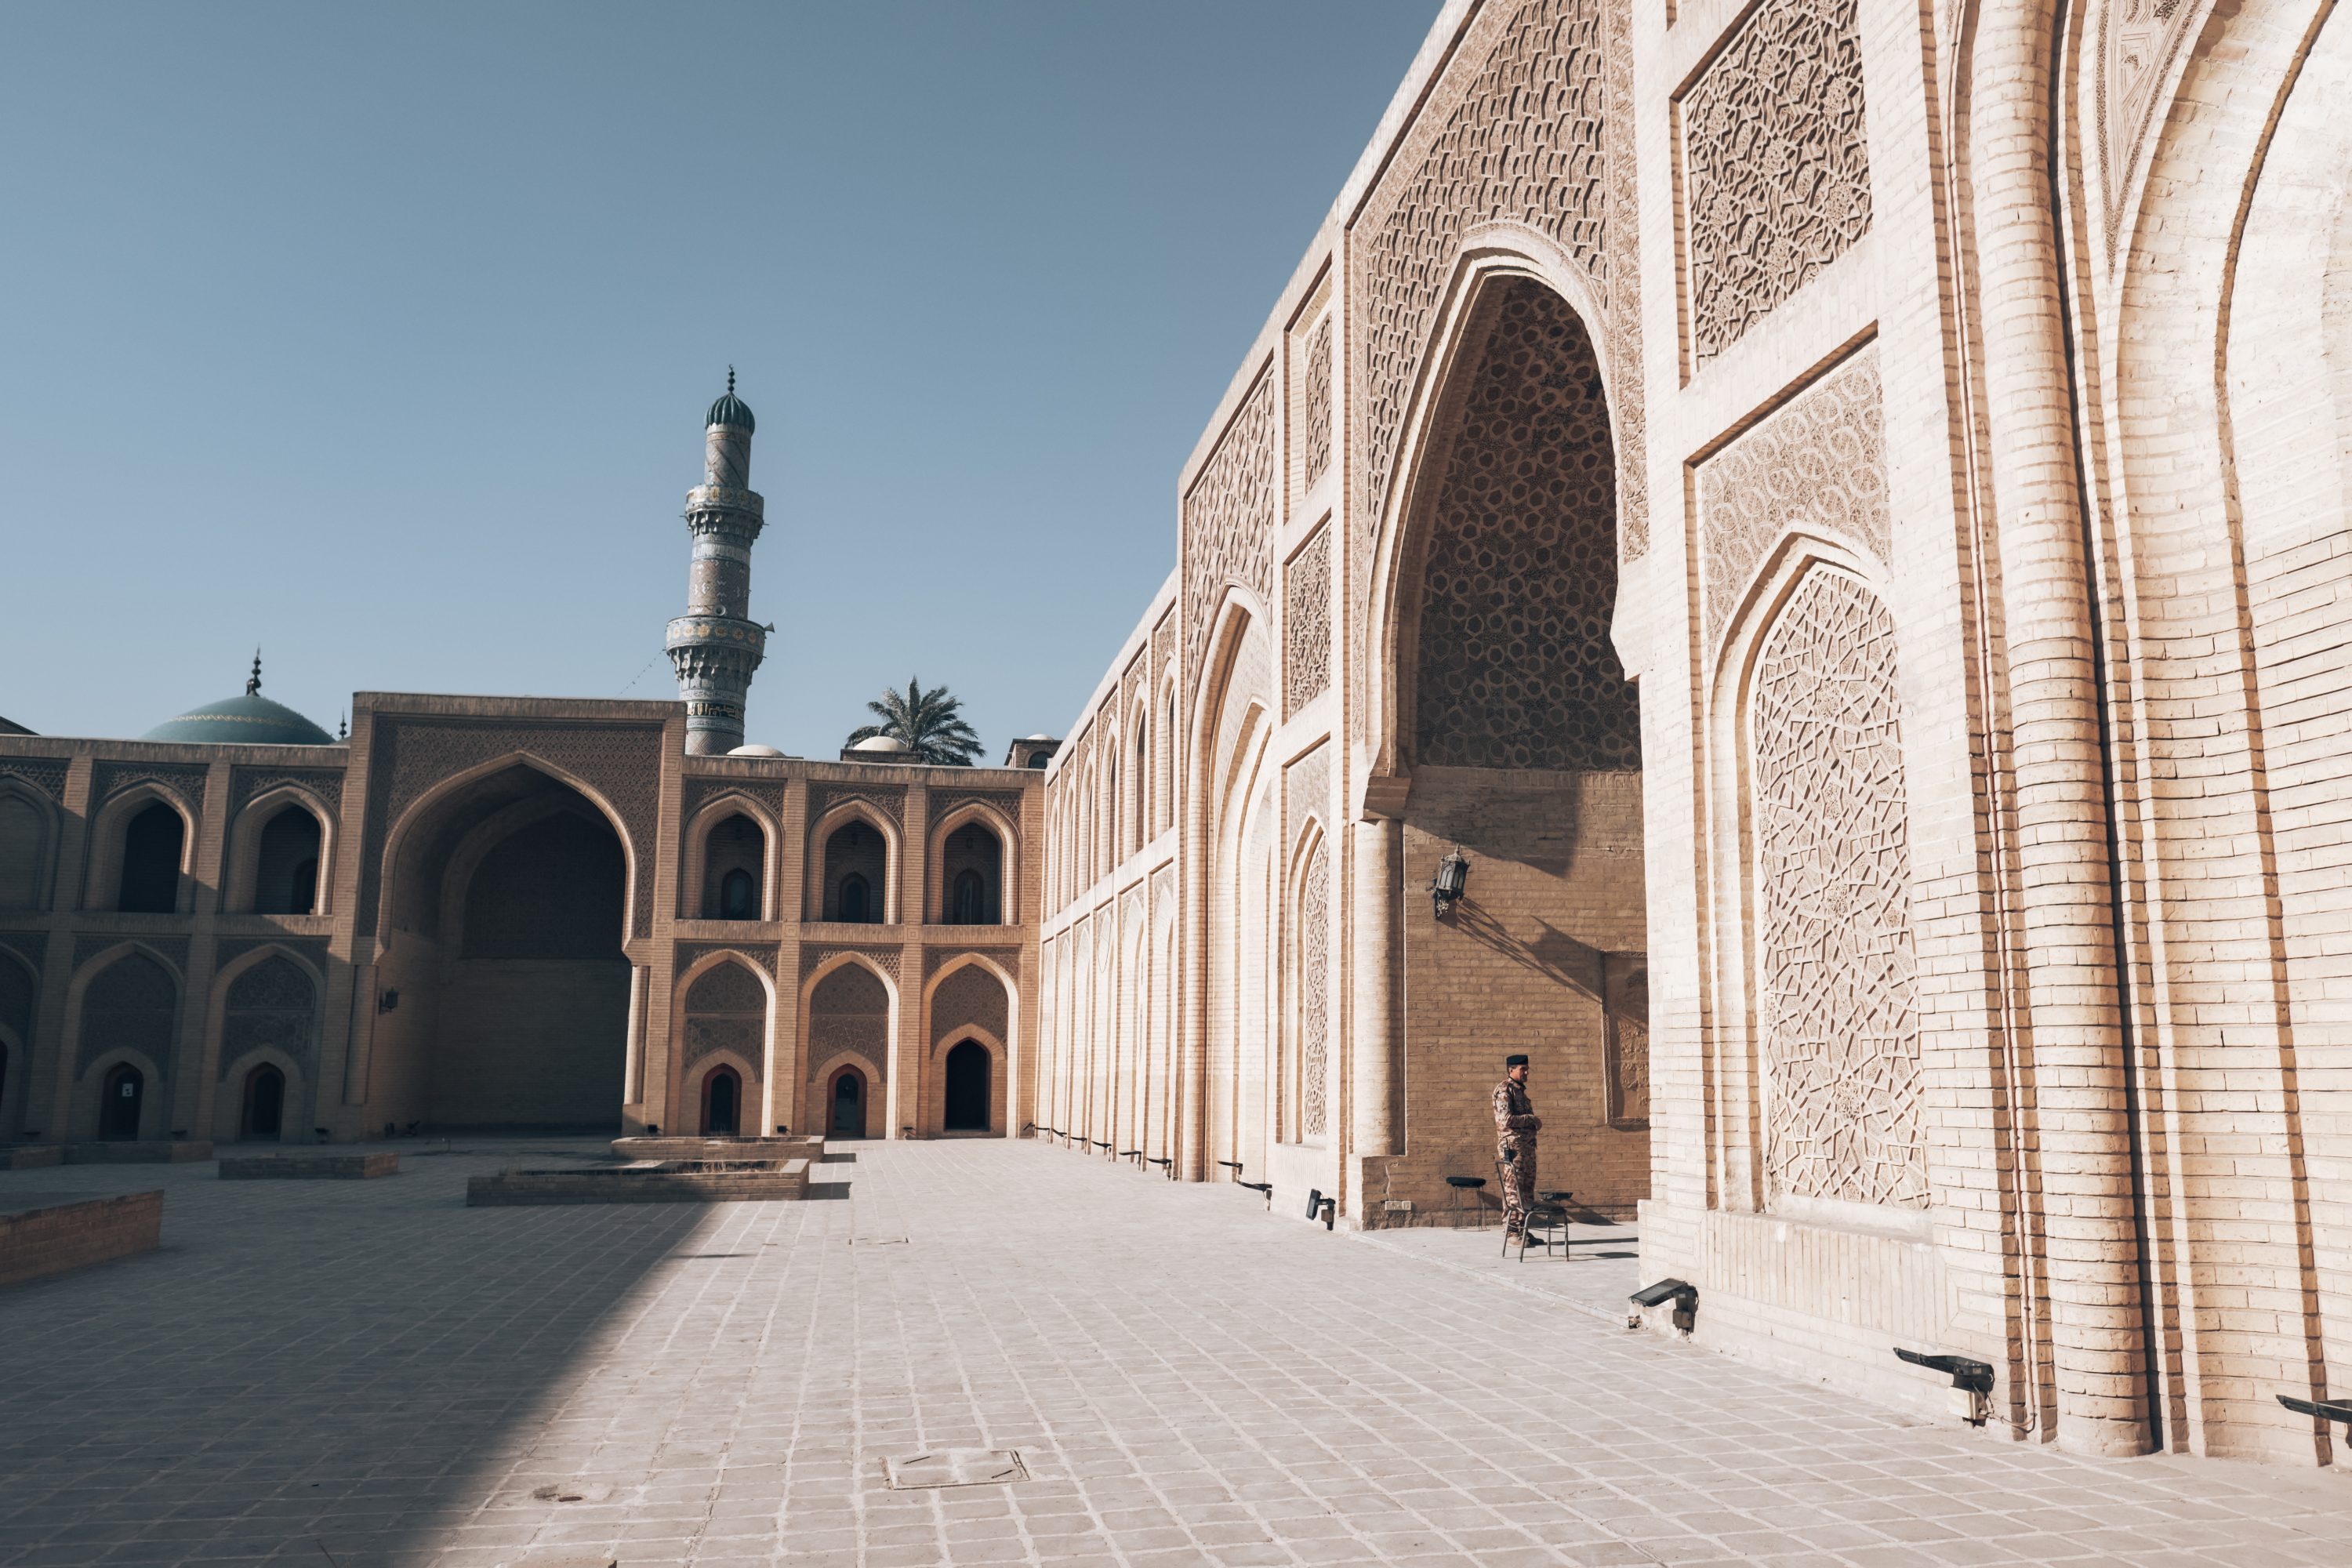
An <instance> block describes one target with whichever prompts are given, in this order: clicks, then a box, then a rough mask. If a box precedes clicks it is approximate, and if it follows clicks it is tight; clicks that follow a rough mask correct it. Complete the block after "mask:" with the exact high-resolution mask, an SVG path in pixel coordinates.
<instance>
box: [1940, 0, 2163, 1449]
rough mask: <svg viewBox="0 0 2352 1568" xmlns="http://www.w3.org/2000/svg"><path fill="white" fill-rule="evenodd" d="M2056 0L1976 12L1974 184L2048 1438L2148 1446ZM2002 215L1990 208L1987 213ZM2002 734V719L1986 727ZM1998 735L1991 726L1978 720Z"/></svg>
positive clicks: (2078, 1444)
mask: <svg viewBox="0 0 2352 1568" xmlns="http://www.w3.org/2000/svg"><path fill="white" fill-rule="evenodd" d="M2051 11H2052V0H2032V3H2031V4H2019V5H2012V6H2010V7H2007V8H1997V9H1994V10H1989V11H1987V12H1986V14H1985V15H1984V16H1983V18H1982V19H1981V20H1980V21H1979V24H1978V26H1979V33H1978V37H1977V45H1976V53H1975V59H1974V62H1973V72H1974V80H1973V86H1972V88H1971V89H1970V119H1971V121H1972V125H1971V129H1970V132H1969V168H1968V171H1967V174H1968V177H1969V182H1970V184H1972V186H1973V193H1974V196H1975V202H1976V207H1975V210H1976V213H1977V215H1978V216H1979V226H1978V228H1977V243H1978V262H1979V268H1980V274H1981V275H1980V277H1979V280H1978V286H1977V289H1975V295H1976V299H1977V300H1978V301H1979V308H1980V310H1981V312H1982V318H1981V324H1982V341H1983V359H1984V385H1985V415H1986V426H1987V434H1988V455H1989V457H1990V470H1991V483H1992V499H1993V505H1994V517H1995V525H1996V537H1997V549H1998V551H1999V556H2000V561H1999V571H2000V604H2001V614H2002V620H2003V623H2004V629H2005V633H2006V637H2007V676H2008V689H2007V697H2008V713H2007V715H2006V719H2007V724H2008V728H2009V731H2010V733H2009V737H2008V756H2009V763H2010V776H2011V790H2012V792H2013V802H2014V811H2015V838H2014V843H2013V845H2012V847H2011V849H2012V853H2013V855H2014V858H2015V861H2016V864H2017V867H2018V869H2019V873H2020V875H2019V883H2020V888H2019V904H2020V909H2019V925H2020V927H2021V932H2020V936H2021V942H2022V945H2023V947H2024V950H2025V952H2024V956H2025V958H2026V963H2024V965H2023V966H2022V968H2023V972H2024V975H2025V981H2024V985H2025V992H2026V994H2025V998H2024V1001H2025V1014H2026V1017H2027V1019H2028V1024H2027V1027H2028V1029H2029V1031H2030V1038H2031V1047H2032V1062H2033V1065H2034V1073H2035V1078H2036V1090H2037V1094H2038V1097H2039V1102H2040V1111H2041V1114H2040V1126H2041V1142H2042V1184H2043V1194H2044V1198H2043V1203H2044V1214H2043V1215H2042V1222H2043V1230H2044V1234H2045V1237H2046V1244H2047V1247H2048V1254H2049V1260H2050V1271H2049V1291H2050V1305H2051V1316H2052V1340H2053V1352H2054V1356H2055V1360H2056V1363H2057V1380H2058V1388H2057V1396H2058V1415H2059V1424H2058V1441H2059V1444H2060V1446H2061V1447H2065V1448H2069V1449H2073V1450H2074V1451H2077V1452H2082V1453H2093V1454H2135V1453H2140V1452H2143V1451H2145V1450H2146V1449H2147V1447H2148V1427H2147V1414H2148V1413H2147V1409H2146V1402H2145V1398H2144V1394H2145V1383H2144V1376H2145V1371H2146V1369H2145V1367H2144V1365H2143V1354H2142V1352H2143V1346H2142V1340H2141V1315H2140V1314H2141V1302H2140V1300H2139V1258H2138V1242H2137V1227H2136V1226H2135V1224H2134V1215H2133V1205H2134V1201H2135V1194H2134V1193H2133V1191H2132V1172H2131V1158H2130V1147H2129V1128H2128V1126H2127V1123H2126V1109H2127V1104H2126V1097H2127V1094H2128V1089H2127V1085H2126V1071H2127V1068H2128V1064H2127V1061H2126V1056H2125V1044H2126V1042H2125V1037H2124V1022H2125V1021H2124V1019H2123V1016H2122V1013H2121V1009H2120V1007H2119V1005H2118V994H2117V989H2116V979H2117V976H2116V952H2115V942H2114V928H2113V925H2112V924H2111V920H2112V911H2111V908H2110V904H2109V897H2110V884H2109V867H2108V847H2107V816H2106V812H2107V805H2106V796H2105V779H2104V778H2103V776H2102V775H2103V766H2104V764H2103V759H2102V752H2101V747H2100V715H2099V711H2098V706H2097V701H2096V692H2097V682H2098V681H2099V680H2100V679H2101V678H2102V671H2101V669H2100V668H2099V660H2098V658H2097V646H2096V639H2097V635H2098V628H2097V627H2096V626H2095V624H2094V622H2093V620H2092V613H2091V605H2090V599H2089V594H2090V587H2089V584H2090V563H2089V562H2088V560H2087V559H2086V557H2085V552H2084V521H2083V516H2082V502H2081V497H2080V495H2079V493H2078V490H2077V486H2076V468H2075V458H2076V453H2075V444H2074V414H2073V398H2072V389H2071V387H2070V385H2069V379H2068V371H2067V363H2066V342H2065V328H2064V321H2063V316H2062V313H2061V310H2062V302H2061V300H2060V297H2059V286H2060V279H2059V273H2058V268H2059V266H2060V265H2061V263H2062V258H2061V257H2060V255H2059V251H2058V247H2057V237H2056V234H2055V232H2054V229H2053V221H2052V213H2053V193H2052V191H2051V187H2050V180H2049V167H2048V158H2049V153H2050V141H2049V138H2050V136H2051V134H2052V129H2053V128H2052V126H2051V124H2050V85H2051V84H2050V78H2049V61H2050V56H2051V53H2052V48H2053V33H2052V16H2051ZM1991 215H1998V220H1997V222H1985V221H1983V220H1984V219H1985V218H1986V217H1988V216H1991ZM1993 727H1994V729H1995V730H1996V731H1998V730H1999V728H2000V724H1999V723H1998V721H1996V722H1995V723H1994V726H1993ZM1996 739H1998V736H1997V735H1996Z"/></svg>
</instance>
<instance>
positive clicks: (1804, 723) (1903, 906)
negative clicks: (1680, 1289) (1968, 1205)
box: [1747, 567, 1927, 1208]
mask: <svg viewBox="0 0 2352 1568" xmlns="http://www.w3.org/2000/svg"><path fill="white" fill-rule="evenodd" d="M1747 722H1748V748H1749V754H1750V766H1749V776H1750V780H1751V784H1750V788H1751V790H1752V801H1751V807H1750V809H1751V814H1752V815H1751V822H1752V825H1753V826H1752V831H1753V834H1754V847H1753V853H1754V857H1755V863H1754V876H1755V886H1756V898H1757V909H1758V921H1759V933H1758V942H1757V971H1758V974H1757V978H1758V982H1759V1024H1760V1029H1759V1037H1760V1039H1761V1041H1762V1046H1763V1058H1764V1060H1763V1067H1764V1080H1765V1169H1766V1173H1767V1178H1768V1181H1769V1189H1770V1193H1771V1195H1772V1197H1773V1198H1774V1200H1776V1201H1778V1200H1781V1199H1785V1198H1788V1197H1797V1198H1830V1199H1838V1200H1843V1201H1846V1202H1852V1203H1862V1204H1877V1205H1893V1206H1895V1207H1902V1208H1918V1207H1923V1206H1925V1205H1926V1204H1927V1159H1926V1151H1925V1147H1924V1139H1923V1135H1922V1131H1921V1103H1920V1102H1921V1081H1920V1071H1919V1017H1918V1008H1917V1002H1916V989H1917V978H1916V975H1917V963H1916V957H1915V955H1914V951H1913V942H1912V931H1911V856H1910V840H1909V826H1908V820H1907V814H1908V797H1907V791H1906V784H1905V779H1904V773H1903V747H1902V736H1901V708H1900V704H1899V702H1898V700H1897V698H1896V692H1895V621H1894V617H1893V616H1890V615H1889V614H1888V613H1887V610H1886V607H1885V605H1884V604H1882V603H1881V602H1880V601H1879V599H1878V597H1877V596H1876V595H1874V594H1873V593H1872V592H1871V591H1870V590H1869V589H1868V588H1867V587H1866V586H1864V584H1862V583H1861V582H1859V581H1858V580H1856V579H1855V578H1853V577H1852V576H1850V575H1848V574H1845V573H1843V572H1841V571H1836V570H1833V569H1830V568H1826V567H1815V568H1814V569H1813V570H1812V571H1811V572H1810V573H1809V574H1807V575H1806V576H1805V578H1804V579H1803V581H1802V582H1801V583H1800V584H1798V586H1797V589H1796V591H1795V592H1794V593H1793V594H1792V595H1790V598H1789V601H1788V603H1787V604H1786V605H1784V606H1783V607H1782V609H1781V611H1780V616H1779V617H1778V618H1777V619H1776V621H1775V622H1774V624H1773V626H1772V627H1771V629H1770V630H1769V632H1768V633H1767V634H1766V636H1765V638H1764V641H1763V644H1762V647H1761V648H1760V649H1759V654H1758V659H1757V668H1756V672H1755V677H1754V685H1753V687H1752V689H1751V695H1750V699H1749V711H1748V715H1747Z"/></svg>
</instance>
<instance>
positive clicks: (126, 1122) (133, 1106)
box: [98, 817, 179, 1142]
mask: <svg viewBox="0 0 2352 1568" xmlns="http://www.w3.org/2000/svg"><path fill="white" fill-rule="evenodd" d="M178 820H179V819H178V818H177V817H173V821H175V822H176V821H178ZM101 1092H102V1093H103V1094H104V1097H105V1098H103V1099H102V1100H100V1101H99V1102H98V1135H99V1136H100V1138H104V1139H108V1140H110V1141H114V1142H129V1141H130V1140H131V1139H134V1138H136V1137H138V1136H139V1110H140V1107H141V1106H142V1104H143V1103H145V1101H146V1098H147V1075H146V1074H144V1073H142V1072H141V1071H140V1070H139V1069H138V1068H135V1067H132V1066H131V1064H130V1063H129V1062H123V1063H121V1064H120V1065H118V1066H116V1067H113V1068H109V1069H108V1071H107V1074H106V1088H105V1089H103V1090H102V1091H101Z"/></svg>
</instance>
